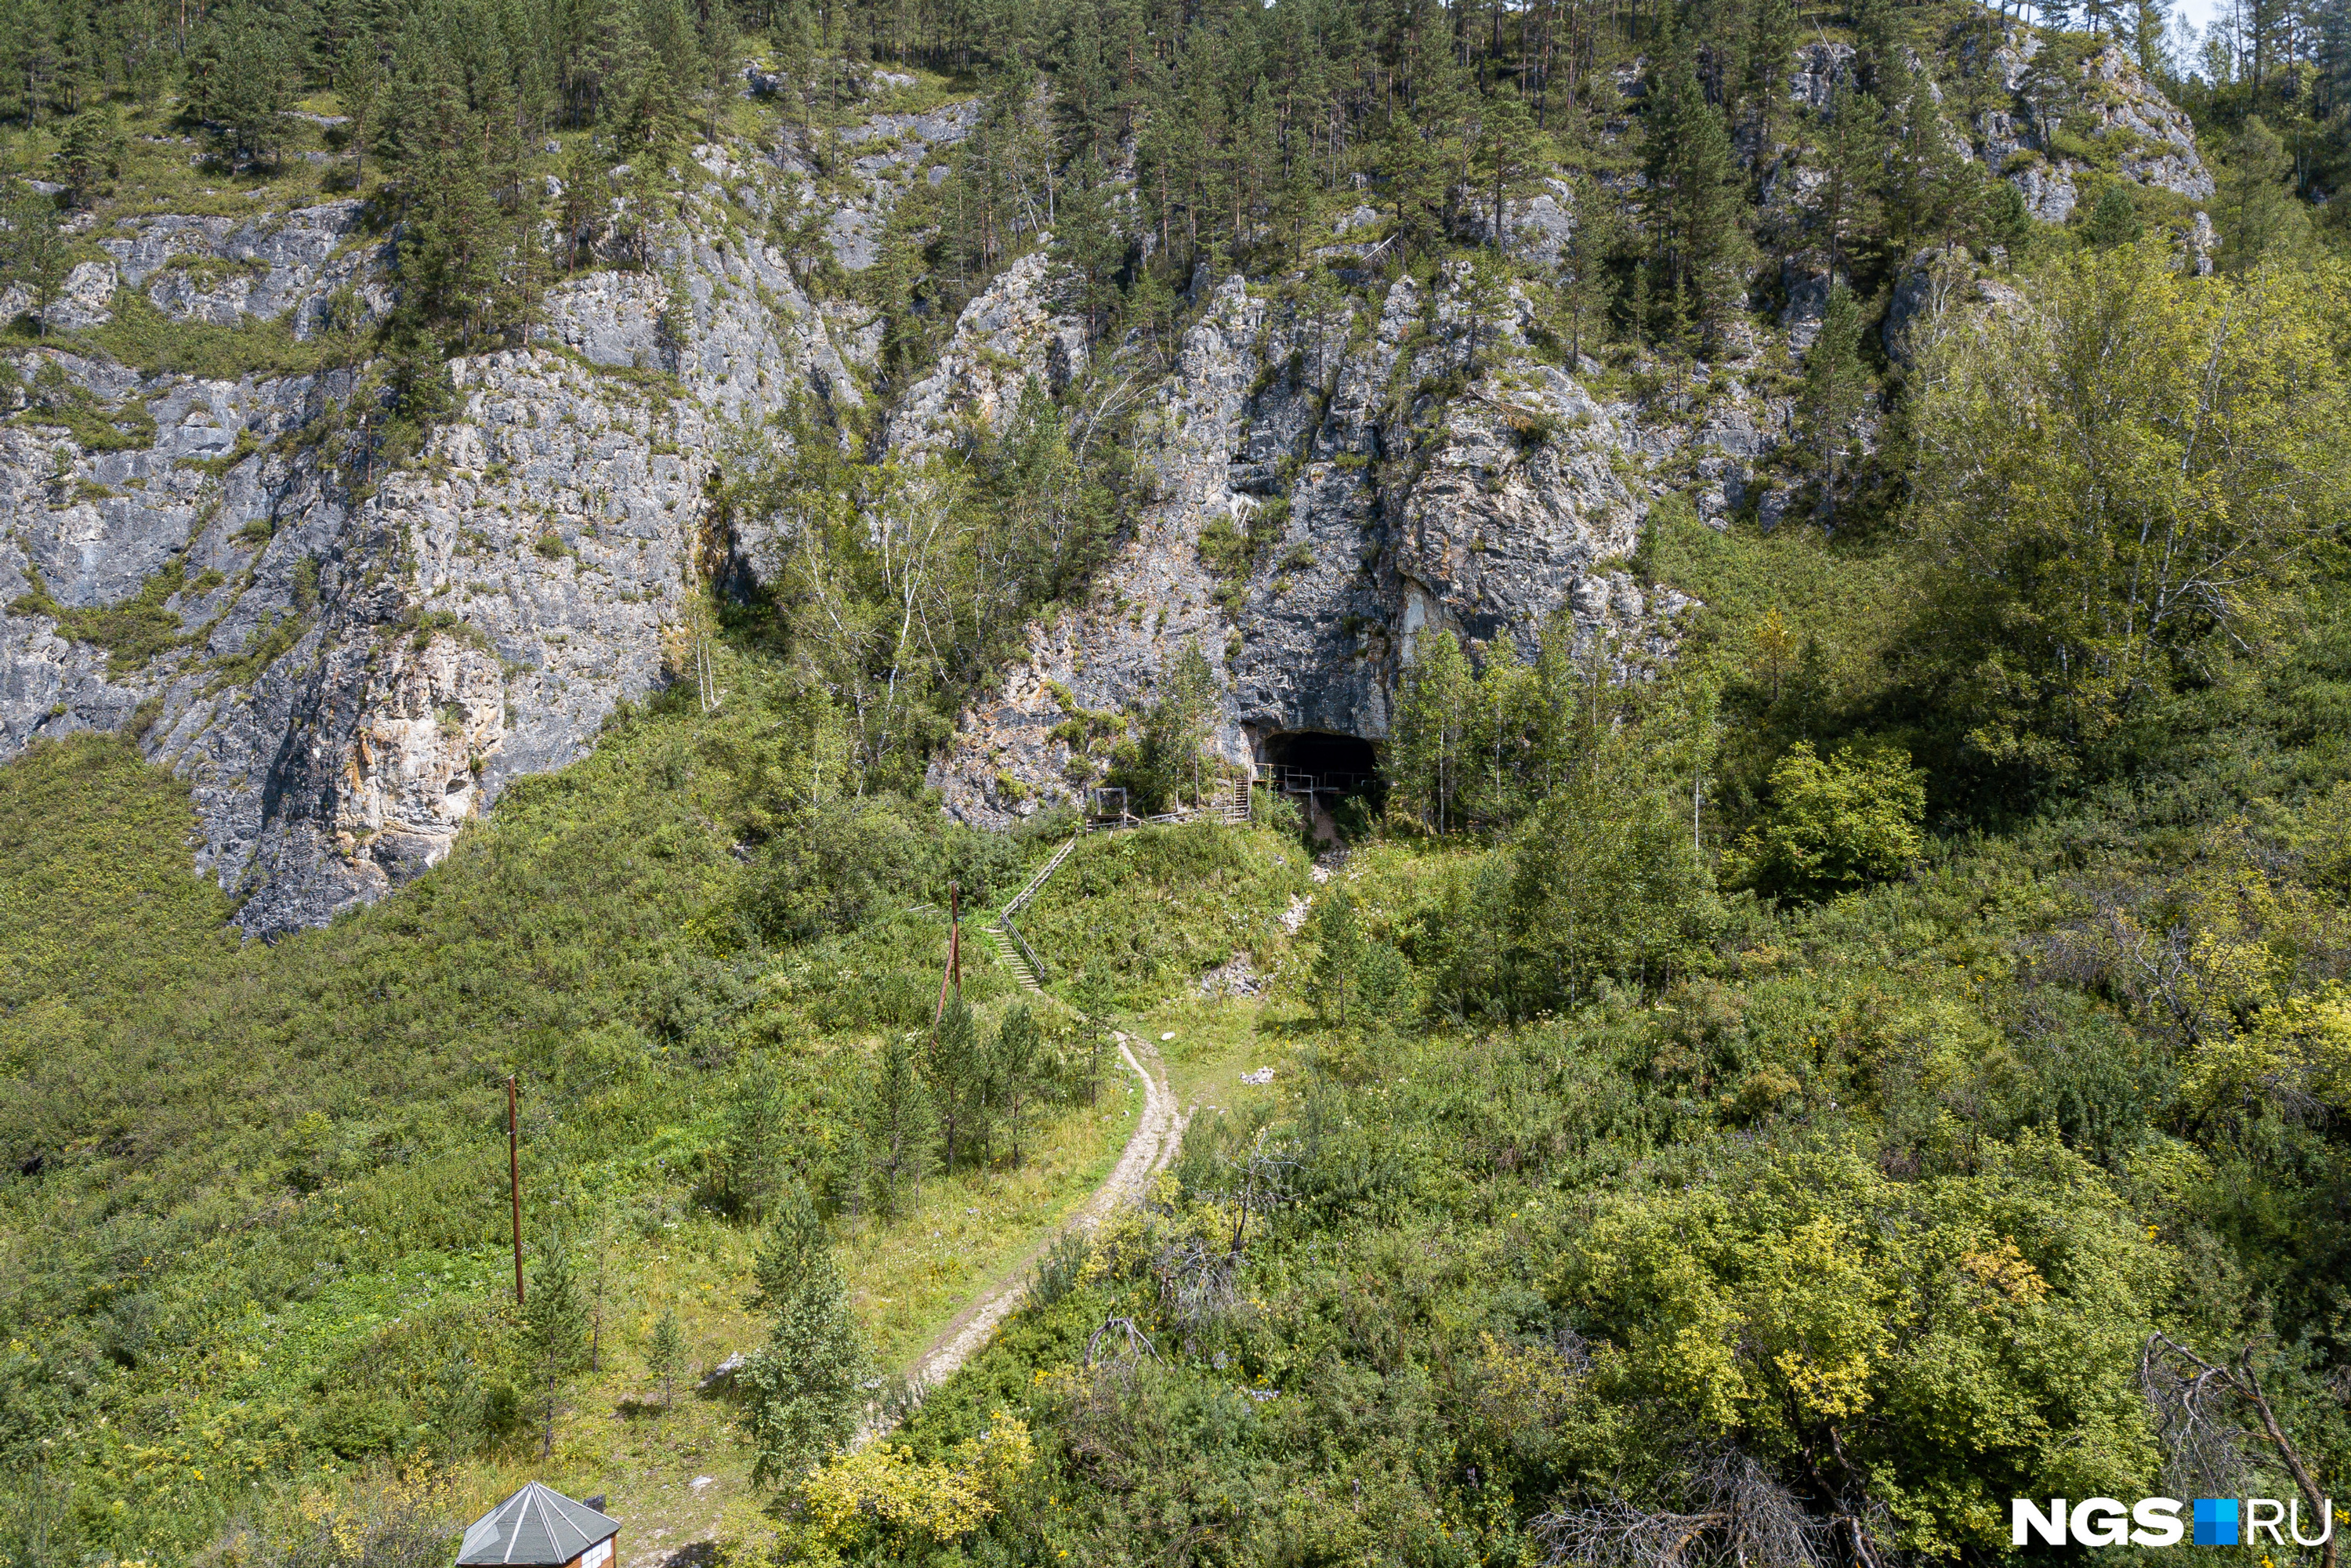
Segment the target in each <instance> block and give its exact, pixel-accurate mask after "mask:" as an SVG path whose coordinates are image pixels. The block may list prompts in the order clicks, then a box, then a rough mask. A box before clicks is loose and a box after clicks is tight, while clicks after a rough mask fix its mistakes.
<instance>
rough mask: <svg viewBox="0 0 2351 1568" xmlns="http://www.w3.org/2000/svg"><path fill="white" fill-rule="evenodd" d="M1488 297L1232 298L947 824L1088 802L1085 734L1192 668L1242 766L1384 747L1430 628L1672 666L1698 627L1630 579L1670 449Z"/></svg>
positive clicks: (953, 798) (1047, 628)
mask: <svg viewBox="0 0 2351 1568" xmlns="http://www.w3.org/2000/svg"><path fill="white" fill-rule="evenodd" d="M1301 281H1304V280H1301ZM1471 287H1472V285H1471V283H1470V281H1469V279H1468V277H1467V276H1466V273H1465V272H1464V271H1462V270H1460V269H1455V270H1451V271H1448V273H1447V275H1446V276H1444V277H1441V278H1440V280H1439V284H1438V287H1437V288H1436V289H1434V290H1433V291H1432V290H1424V289H1422V288H1420V287H1416V285H1415V284H1414V283H1413V282H1412V281H1411V280H1410V279H1409V278H1404V279H1399V280H1397V281H1396V282H1395V283H1394V284H1392V285H1387V286H1384V287H1378V286H1375V287H1373V288H1371V289H1369V290H1367V291H1364V292H1358V291H1356V290H1353V289H1343V288H1339V287H1333V286H1332V285H1331V284H1330V283H1329V282H1328V281H1327V280H1326V281H1324V282H1322V283H1319V284H1316V283H1311V282H1305V283H1304V286H1302V287H1294V288H1290V289H1286V290H1284V291H1283V292H1284V294H1285V296H1286V297H1285V298H1267V297H1265V296H1263V295H1261V294H1260V293H1259V292H1258V291H1255V290H1252V289H1251V288H1250V287H1248V286H1247V284H1246V283H1245V282H1244V281H1243V280H1242V279H1240V278H1238V277H1235V278H1232V279H1230V280H1228V281H1227V282H1226V283H1225V284H1224V285H1222V286H1221V287H1218V288H1217V290H1216V291H1215V292H1214V294H1213V296H1212V297H1211V298H1209V299H1208V301H1207V305H1206V307H1205V308H1204V309H1203V310H1202V312H1201V315H1200V318H1199V319H1198V320H1197V322H1196V324H1195V325H1194V326H1193V328H1192V329H1191V330H1190V331H1189V332H1187V333H1186V336H1185V339H1184V340H1183V345H1182V348H1181V350H1180V351H1179V352H1178V354H1177V356H1176V360H1175V365H1174V366H1173V368H1172V371H1171V373H1170V374H1169V375H1168V377H1167V379H1166V381H1165V383H1164V384H1163V386H1162V388H1161V390H1160V393H1159V396H1158V398H1157V400H1156V402H1155V404H1154V406H1153V408H1152V410H1151V412H1150V414H1149V416H1148V417H1147V418H1146V419H1145V420H1144V421H1142V422H1141V430H1142V432H1143V438H1144V450H1143V453H1142V454H1141V455H1144V457H1145V460H1146V461H1147V462H1148V464H1149V465H1150V467H1151V470H1152V472H1153V473H1154V475H1155V481H1156V482H1155V497H1156V499H1155V502H1154V504H1153V505H1152V506H1151V507H1149V508H1147V510H1146V512H1145V513H1144V516H1143V517H1140V518H1138V519H1137V521H1136V525H1135V528H1134V534H1133V537H1132V538H1130V539H1129V540H1128V542H1127V544H1126V546H1125V548H1124V549H1123V552H1122V554H1121V556H1120V557H1119V559H1118V560H1117V561H1116V562H1115V563H1114V564H1113V567H1112V568H1111V569H1110V570H1109V571H1108V572H1106V573H1105V575H1104V578H1103V581H1102V587H1101V589H1100V590H1099V591H1098V592H1097V594H1096V596H1095V599H1094V601H1093V603H1092V605H1091V606H1089V607H1088V608H1087V609H1086V610H1084V611H1082V612H1069V613H1065V614H1064V615H1062V616H1061V617H1060V618H1059V619H1058V620H1056V621H1055V622H1053V623H1051V624H1050V625H1039V626H1034V627H1032V628H1030V641H1029V657H1028V659H1027V661H1026V663H1025V664H1024V665H1023V666H1022V667H1021V668H1019V669H1017V670H1015V671H1014V672H1012V673H1011V674H1010V676H1009V678H1008V681H1007V682H1006V685H1005V686H1004V689H1003V690H1002V691H1001V693H999V694H998V695H997V696H996V697H995V698H994V699H993V700H991V701H989V702H987V703H986V704H983V705H981V706H978V707H977V708H975V709H974V710H973V711H972V712H970V713H969V714H967V715H966V716H965V719H964V723H963V726H962V727H961V729H960V731H959V733H958V735H957V736H956V742H955V744H954V746H953V747H951V748H950V749H949V750H948V751H947V752H946V754H945V755H943V757H942V758H941V759H940V760H939V762H938V763H937V764H936V765H935V768H934V769H933V773H932V781H933V783H934V784H935V785H936V786H937V787H938V788H939V789H941V790H942V792H943V794H944V796H945V798H946V803H947V807H948V810H951V811H954V812H956V814H958V815H960V816H962V817H964V818H966V819H967V820H969V821H977V822H983V823H997V822H1002V821H1007V820H1008V819H1009V818H1010V817H1012V816H1015V815H1019V814H1022V813H1025V812H1029V811H1032V810H1037V809H1038V808H1039V807H1040V805H1042V804H1043V803H1045V802H1048V801H1050V800H1057V799H1070V798H1073V797H1075V796H1077V795H1078V794H1079V793H1080V791H1081V790H1082V789H1083V788H1084V786H1085V785H1086V784H1087V783H1088V782H1089V781H1090V780H1091V779H1092V777H1093V776H1094V773H1095V770H1096V764H1095V761H1094V759H1093V758H1090V757H1089V756H1088V754H1087V750H1086V745H1085V741H1084V739H1083V737H1082V728H1083V724H1082V716H1083V715H1085V714H1087V713H1102V712H1103V711H1106V710H1107V711H1112V712H1115V711H1118V710H1121V709H1123V708H1125V707H1126V706H1129V705H1131V704H1134V703H1137V702H1142V701H1147V700H1149V698H1150V696H1151V695H1152V693H1153V691H1154V690H1155V687H1156V685H1157V684H1158V682H1159V681H1160V679H1161V677H1162V675H1163V674H1164V673H1165V671H1166V669H1167V668H1168V666H1169V664H1171V663H1172V661H1173V660H1174V659H1175V657H1176V656H1178V655H1179V654H1180V653H1181V652H1182V650H1183V649H1184V648H1185V647H1186V645H1187V644H1189V645H1192V646H1195V647H1197V648H1198V649H1199V650H1200V651H1201V653H1203V654H1205V655H1206V656H1207V659H1208V661H1209V663H1210V664H1211V665H1212V666H1213V667H1215V668H1216V669H1217V673H1218V675H1219V677H1220V682H1221V687H1222V695H1221V699H1220V711H1219V722H1218V724H1217V742H1218V745H1219V747H1220V748H1221V750H1222V751H1223V752H1224V754H1225V755H1226V757H1227V758H1229V759H1230V760H1232V761H1233V762H1235V763H1236V764H1239V765H1244V766H1246V765H1248V764H1249V763H1250V762H1251V761H1252V760H1254V759H1255V758H1256V754H1257V751H1258V748H1259V747H1260V746H1261V745H1262V743H1263V742H1264V740H1265V738H1266V737H1269V736H1273V735H1278V734H1281V733H1285V732H1290V731H1301V730H1304V731H1320V732H1325V733H1333V734H1340V735H1348V736H1355V737H1363V738H1364V739H1368V740H1373V741H1378V740H1382V739H1384V738H1385V737H1386V735H1387V733H1388V730H1389V727H1390V724H1391V722H1392V714H1391V694H1392V693H1393V691H1394V690H1395V683H1396V680H1397V678H1398V676H1399V674H1400V672H1401V671H1402V670H1403V669H1404V668H1405V667H1406V666H1407V665H1408V664H1409V663H1410V661H1411V659H1412V657H1413V653H1414V645H1415V643H1416V639H1417V638H1418V637H1420V636H1421V635H1423V634H1424V633H1425V632H1426V631H1427V630H1428V629H1430V628H1432V627H1439V626H1441V627H1444V628H1446V629H1447V630H1450V631H1453V632H1456V633H1457V634H1458V635H1460V636H1462V637H1463V638H1465V639H1466V640H1468V641H1469V642H1471V643H1485V644H1489V645H1499V644H1501V643H1503V642H1504V641H1505V640H1507V641H1508V642H1510V643H1511V644H1513V645H1514V646H1515V647H1516V648H1517V649H1519V650H1520V651H1531V649H1532V648H1533V646H1534V645H1535V640H1536V635H1537V632H1538V630H1539V629H1540V628H1541V626H1542V625H1543V623H1544V622H1546V621H1547V620H1548V619H1549V618H1551V617H1552V616H1553V615H1554V614H1555V613H1557V612H1565V613H1566V614H1567V615H1568V616H1569V617H1570V618H1571V619H1572V621H1573V623H1574V624H1575V625H1576V626H1577V628H1578V629H1579V634H1583V635H1592V636H1604V637H1608V638H1611V639H1614V640H1617V641H1618V642H1620V643H1621V645H1622V646H1623V648H1624V649H1625V651H1626V652H1627V653H1631V652H1633V651H1635V649H1639V648H1650V649H1652V650H1654V648H1655V647H1658V646H1662V645H1663V644H1664V643H1666V642H1668V641H1670V638H1671V636H1672V631H1671V627H1672V623H1673V622H1674V620H1675V618H1676V617H1677V614H1678V612H1679V611H1680V610H1681V609H1682V608H1683V605H1682V603H1681V601H1677V599H1675V598H1674V597H1673V596H1671V595H1662V596H1661V595H1656V594H1653V593H1645V591H1643V590H1642V589H1641V588H1640V587H1639V586H1638V585H1636V584H1635V583H1634V582H1633V581H1632V580H1631V579H1630V578H1629V577H1628V576H1627V575H1626V574H1625V572H1624V571H1623V570H1622V569H1621V568H1618V567H1615V566H1614V565H1613V563H1614V561H1615V560H1616V559H1619V558H1621V557H1622V556H1624V555H1625V554H1627V553H1629V552H1630V550H1631V549H1632V547H1633V545H1634V543H1635V538H1636V537H1637V530H1638V527H1639V524H1640V521H1641V518H1642V517H1643V516H1644V515H1645V514H1646V507H1647V505H1648V502H1649V500H1650V498H1651V497H1652V495H1653V494H1654V492H1653V490H1652V489H1651V488H1650V487H1649V486H1648V485H1647V484H1646V482H1645V481H1643V480H1642V479H1641V478H1640V477H1639V476H1638V475H1639V471H1640V469H1641V468H1642V467H1643V465H1645V464H1646V462H1647V461H1648V459H1649V456H1650V455H1651V454H1650V453H1649V452H1648V451H1647V450H1645V446H1654V445H1655V444H1654V443H1648V442H1647V440H1646V436H1645V435H1644V434H1642V433H1639V432H1636V431H1635V429H1634V428H1633V426H1632V422H1631V417H1630V416H1631V411H1630V409H1629V408H1625V407H1618V406H1610V405H1606V404H1604V403H1602V402H1600V401H1598V400H1597V399H1595V398H1594V397H1593V396H1592V395H1591V393H1590V392H1588V391H1586V390H1585V388H1584V387H1583V385H1582V383H1580V382H1578V381H1577V380H1576V379H1575V378H1574V377H1573V376H1572V375H1570V374H1568V373H1567V372H1565V371H1562V370H1560V369H1558V368H1557V367H1554V366H1551V365H1547V364H1544V363H1541V361H1539V360H1537V359H1535V358H1534V357H1533V356H1532V355H1531V351H1530V350H1529V349H1528V347H1527V344H1526V342H1525V340H1524V339H1523V338H1522V337H1521V336H1520V334H1519V330H1518V327H1517V325H1516V323H1518V322H1519V321H1520V319H1521V318H1522V313H1523V308H1524V302H1523V301H1512V302H1510V304H1508V305H1506V306H1504V307H1502V308H1499V309H1496V308H1493V306H1492V303H1491V302H1490V301H1489V302H1485V303H1484V304H1480V303H1479V302H1478V301H1476V300H1475V299H1473V298H1472V297H1471V295H1470V292H1469V291H1470V289H1471ZM1473 361H1475V364H1474V365H1473ZM1465 372H1467V373H1469V379H1468V382H1467V384H1466V387H1465V388H1464V389H1463V390H1461V391H1459V392H1458V393H1456V392H1451V391H1450V389H1451V387H1452V385H1453V383H1454V382H1455V381H1456V380H1457V379H1458V378H1459V377H1461V376H1462V375H1463V374H1464V373H1465ZM1656 450H1658V451H1662V450H1663V448H1662V447H1658V448H1656ZM1212 554H1213V555H1214V557H1215V558H1216V559H1211V556H1212ZM1220 563H1221V564H1220ZM1236 577H1238V580H1234V579H1235V578H1236ZM1073 715H1074V716H1079V717H1080V718H1081V723H1080V725H1078V726H1072V725H1071V724H1070V723H1069V722H1068V721H1069V720H1070V719H1071V717H1072V716H1073Z"/></svg>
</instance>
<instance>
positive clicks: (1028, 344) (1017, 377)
mask: <svg viewBox="0 0 2351 1568" xmlns="http://www.w3.org/2000/svg"><path fill="white" fill-rule="evenodd" d="M1047 264H1048V257H1047V256H1046V253H1045V252H1044V251H1043V250H1042V249H1038V250H1034V251H1031V252H1029V254H1028V255H1027V256H1022V257H1021V258H1020V259H1019V261H1016V262H1014V263H1013V264H1012V265H1011V266H1010V267H1007V268H1005V269H1004V271H1003V273H1002V274H1000V275H999V276H998V277H997V279H996V280H995V281H994V282H993V283H991V284H990V285H988V287H987V288H986V289H984V290H983V291H981V292H980V293H979V294H978V295H977V296H975V297H974V298H973V299H972V301H971V303H970V304H968V305H967V306H965V307H964V308H963V314H962V315H961V316H959V317H957V318H956V329H955V335H954V336H953V337H952V338H950V339H949V340H948V341H947V346H946V351H945V352H943V353H942V354H941V355H940V356H939V362H938V364H937V365H936V366H935V368H934V369H933V370H932V371H931V373H930V374H929V375H927V376H925V377H924V378H923V379H922V380H921V381H919V382H915V383H914V385H913V386H912V387H909V388H908V389H907V391H906V394H905V396H904V398H903V399H901V400H900V401H899V402H898V405H897V406H896V407H895V408H894V409H893V410H892V411H891V413H890V418H889V422H888V423H887V425H886V426H885V428H884V432H883V444H885V445H886V446H888V447H889V448H890V450H892V451H893V452H897V453H901V454H907V455H911V454H914V453H917V452H935V451H940V450H942V449H944V448H946V447H948V446H951V445H954V444H956V442H957V441H958V440H959V439H960V435H961V433H962V432H963V431H964V430H966V429H969V428H990V427H994V426H997V425H999V424H1001V423H1002V422H1003V421H1004V419H1005V418H1006V417H1007V416H1008V415H1009V414H1010V413H1012V411H1013V410H1014V409H1015V408H1016V407H1017V406H1018V405H1019V402H1020V395H1021V389H1022V388H1023V387H1024V386H1026V385H1027V384H1028V383H1029V382H1030V381H1031V380H1034V381H1035V382H1038V383H1039V384H1040V386H1042V387H1044V388H1045V389H1046V390H1047V391H1049V392H1059V391H1060V390H1061V388H1062V387H1064V386H1066V385H1068V384H1069V382H1070V378H1071V377H1072V376H1074V375H1076V374H1077V373H1078V371H1080V370H1081V369H1082V368H1084V365H1085V362H1086V334H1085V327H1084V324H1083V323H1082V322H1081V321H1079V320H1077V319H1075V318H1073V317H1069V316H1064V315H1061V314H1060V313H1058V312H1057V311H1056V310H1055V309H1054V308H1053V302H1052V299H1051V295H1050V289H1049V287H1048V280H1047V276H1046V273H1047Z"/></svg>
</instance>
